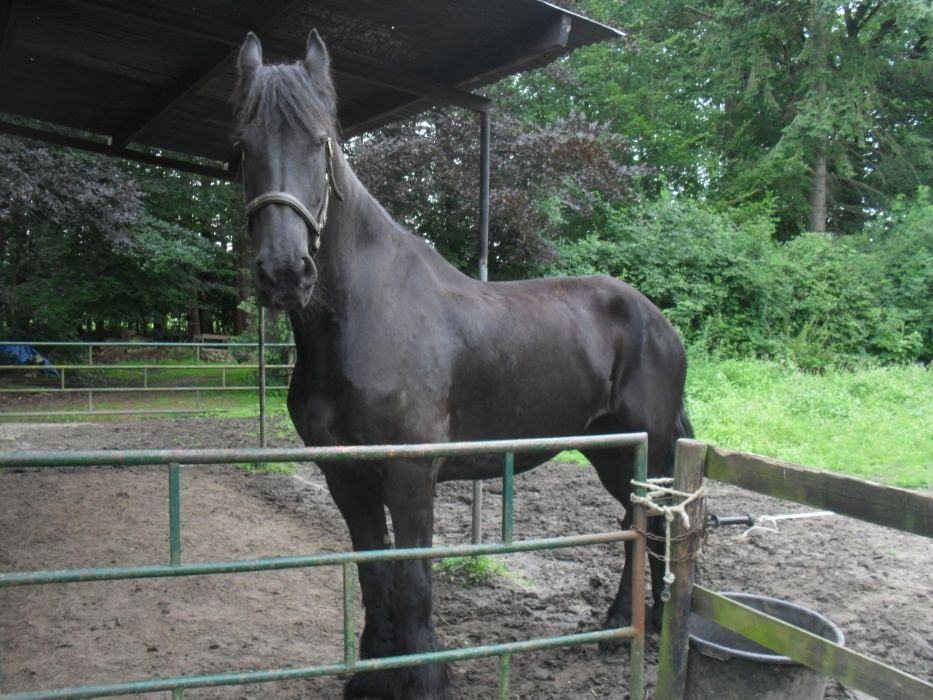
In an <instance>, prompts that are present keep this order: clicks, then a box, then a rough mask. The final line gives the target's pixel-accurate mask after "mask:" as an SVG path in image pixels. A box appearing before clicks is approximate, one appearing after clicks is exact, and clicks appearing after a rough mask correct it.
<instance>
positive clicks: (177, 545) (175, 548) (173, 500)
mask: <svg viewBox="0 0 933 700" xmlns="http://www.w3.org/2000/svg"><path fill="white" fill-rule="evenodd" d="M178 482H179V479H178V464H176V463H172V464H169V465H168V542H169V563H170V564H171V565H172V566H178V565H179V564H181V493H180V489H179V483H178Z"/></svg>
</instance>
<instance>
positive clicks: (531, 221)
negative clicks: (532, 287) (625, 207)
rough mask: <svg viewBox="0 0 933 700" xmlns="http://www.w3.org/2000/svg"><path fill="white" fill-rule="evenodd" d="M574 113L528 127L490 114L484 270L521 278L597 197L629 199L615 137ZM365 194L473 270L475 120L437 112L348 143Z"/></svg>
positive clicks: (627, 172)
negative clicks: (486, 260)
mask: <svg viewBox="0 0 933 700" xmlns="http://www.w3.org/2000/svg"><path fill="white" fill-rule="evenodd" d="M600 126H601V125H599V124H595V123H593V122H591V121H589V120H587V119H586V117H585V116H584V115H582V114H576V113H575V114H570V115H568V116H567V117H566V118H563V119H560V120H555V121H554V122H553V123H551V124H547V125H544V126H535V125H534V124H529V123H527V122H525V121H523V120H521V119H520V118H518V117H517V116H516V115H515V114H513V113H511V112H510V111H508V110H507V109H500V110H496V111H495V113H494V115H493V118H492V156H491V175H490V181H491V183H490V241H491V243H490V273H491V274H492V275H493V276H497V277H500V278H513V277H524V276H528V275H529V274H531V273H532V272H533V271H534V270H536V269H537V265H538V263H540V261H542V260H544V259H547V258H548V257H550V256H551V255H552V248H551V243H550V240H551V236H553V235H556V234H557V233H558V232H559V231H561V230H562V229H564V228H567V227H569V226H572V225H573V223H574V221H576V220H578V219H581V218H586V217H588V216H589V214H590V212H591V211H592V207H593V204H594V203H595V202H596V201H598V200H599V198H609V199H613V200H618V199H624V198H627V197H629V196H630V185H631V179H632V170H631V169H630V168H627V167H625V166H623V165H621V164H620V163H619V161H618V154H619V153H621V152H624V149H625V143H624V141H623V140H622V139H620V138H619V137H618V136H616V135H615V134H613V133H612V132H611V131H607V130H603V129H601V128H600ZM348 150H349V154H350V157H351V159H352V162H353V165H354V169H355V171H356V172H357V173H358V175H359V176H360V178H361V180H362V181H363V182H364V183H365V184H366V185H367V187H368V188H369V189H370V191H371V192H372V193H373V194H374V195H375V196H376V197H377V199H379V200H380V201H381V202H382V203H383V204H384V205H385V206H386V208H387V209H388V210H389V211H390V212H392V214H393V215H394V216H395V217H396V218H397V219H398V220H399V221H401V222H402V223H403V224H404V225H406V226H407V227H408V228H410V229H412V230H413V231H415V232H417V233H419V234H420V235H422V236H424V237H425V238H426V239H427V240H428V241H429V242H430V243H431V244H432V245H434V246H435V247H436V248H437V249H438V250H439V251H440V252H441V253H442V254H443V255H444V257H445V258H446V259H447V260H448V261H450V262H451V263H452V264H454V265H456V266H457V267H459V268H460V269H462V270H464V271H467V272H468V273H473V272H474V271H475V270H476V265H477V257H478V246H477V241H478V233H477V232H478V226H477V222H478V196H479V175H478V173H479V128H478V122H477V120H476V119H475V118H474V117H473V115H471V114H469V113H466V112H463V111H460V110H440V109H438V110H433V111H431V112H428V113H426V114H422V115H420V116H419V117H416V118H414V119H410V120H407V121H404V122H401V123H398V124H393V125H391V126H387V127H385V128H383V129H381V130H380V131H378V132H377V133H375V134H370V135H367V136H364V137H362V138H360V139H357V140H355V141H354V142H351V143H350V144H349V145H348Z"/></svg>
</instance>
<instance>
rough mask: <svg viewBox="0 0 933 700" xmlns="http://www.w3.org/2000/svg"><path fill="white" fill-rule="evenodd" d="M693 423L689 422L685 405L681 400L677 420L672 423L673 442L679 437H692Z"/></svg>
mask: <svg viewBox="0 0 933 700" xmlns="http://www.w3.org/2000/svg"><path fill="white" fill-rule="evenodd" d="M692 437H693V425H692V424H691V423H690V416H688V415H687V407H686V406H685V405H684V403H683V402H682V401H681V403H680V413H678V414H677V421H676V422H675V423H674V442H675V443H676V442H677V441H678V440H679V439H680V438H692Z"/></svg>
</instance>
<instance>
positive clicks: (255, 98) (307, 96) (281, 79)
mask: <svg viewBox="0 0 933 700" xmlns="http://www.w3.org/2000/svg"><path fill="white" fill-rule="evenodd" d="M234 98H235V101H236V133H237V134H241V133H242V132H243V130H244V129H245V128H246V127H248V126H250V125H254V124H259V125H263V126H268V125H271V124H276V123H278V122H279V121H280V120H283V119H284V120H285V121H286V122H287V123H288V125H289V126H292V127H294V128H298V129H303V130H304V131H306V132H308V133H311V134H316V133H319V132H320V129H321V128H322V127H323V128H325V129H326V130H327V133H328V134H329V135H330V136H331V137H332V138H335V139H336V137H337V95H336V93H335V91H334V84H333V81H332V80H331V79H330V75H324V76H323V80H315V79H313V78H312V76H311V74H310V73H308V71H307V70H306V69H305V67H304V66H303V64H301V63H294V64H273V65H265V66H260V67H259V68H257V69H256V70H255V71H253V72H252V73H251V74H250V75H249V76H247V77H244V78H243V79H241V80H240V82H239V84H238V85H237V89H236V93H235V96H234Z"/></svg>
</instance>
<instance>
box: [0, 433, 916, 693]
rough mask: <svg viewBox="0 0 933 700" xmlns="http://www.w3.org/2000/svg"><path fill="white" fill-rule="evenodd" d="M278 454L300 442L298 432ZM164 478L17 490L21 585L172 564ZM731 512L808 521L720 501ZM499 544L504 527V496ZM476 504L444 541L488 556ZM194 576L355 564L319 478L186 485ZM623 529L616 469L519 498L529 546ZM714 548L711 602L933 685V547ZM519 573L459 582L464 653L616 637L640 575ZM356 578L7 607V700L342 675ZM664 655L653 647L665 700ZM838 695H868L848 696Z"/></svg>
mask: <svg viewBox="0 0 933 700" xmlns="http://www.w3.org/2000/svg"><path fill="white" fill-rule="evenodd" d="M257 433H258V428H257V425H256V423H255V421H247V420H238V419H216V418H214V419H187V420H148V421H137V422H131V423H103V424H90V423H67V424H61V423H60V424H36V423H9V424H2V425H0V450H28V449H110V448H175V447H185V448H198V447H231V446H255V445H256V444H257V441H258V438H257ZM270 433H271V435H272V438H271V443H272V444H273V445H274V446H290V445H297V444H298V443H297V439H296V438H295V437H294V436H293V434H292V433H291V431H290V430H289V429H288V428H287V426H284V425H282V426H278V427H275V428H274V429H272V430H270ZM167 481H168V480H167V475H166V472H165V469H164V468H125V469H107V468H92V469H74V468H63V469H54V470H53V469H49V470H5V471H2V472H0V537H2V540H0V571H12V570H26V569H55V568H66V567H84V566H113V565H129V564H147V563H149V564H151V563H166V562H167V560H168V542H167V534H166V533H167V524H168V523H167V507H166V503H167ZM709 487H710V488H711V496H710V499H709V510H710V512H713V513H718V514H720V515H736V514H745V513H753V514H756V515H762V514H780V513H787V512H802V511H804V510H806V509H804V508H801V507H799V506H796V505H793V504H789V503H782V502H779V501H775V500H773V499H769V498H765V497H761V496H758V495H755V494H752V493H749V492H744V491H741V490H739V489H735V488H732V487H726V486H723V485H721V484H715V483H711V484H709ZM485 493H486V499H485V506H484V513H485V516H486V519H485V521H484V529H485V532H486V533H487V537H488V538H493V537H495V533H496V532H497V530H498V527H499V516H498V513H499V510H500V503H501V501H500V490H499V483H498V482H488V483H487V484H486V487H485ZM469 500H470V485H469V484H468V483H458V484H442V485H441V486H440V487H439V492H438V499H437V505H436V514H437V515H436V525H435V541H436V542H438V543H462V542H468V541H469V532H470V507H469ZM182 512H183V539H182V546H183V558H184V559H185V560H186V561H196V560H217V559H228V558H252V557H261V556H275V555H287V554H299V553H314V552H324V551H339V550H344V549H348V548H349V538H348V536H347V534H346V530H345V527H344V524H343V521H342V520H341V518H340V516H339V514H338V513H337V511H336V509H335V507H334V506H333V504H332V503H331V500H330V496H329V495H328V494H327V491H326V488H325V487H324V484H323V479H322V477H321V476H320V473H319V472H318V471H317V469H316V468H315V467H314V466H310V465H309V466H307V467H304V468H302V469H301V470H300V471H299V472H298V474H297V475H295V476H288V475H257V474H249V473H246V472H245V471H243V470H242V469H239V468H236V467H231V466H211V467H183V468H182ZM620 514H621V507H620V506H618V505H617V504H616V503H615V502H614V501H612V499H611V498H610V497H609V496H608V494H606V493H605V492H604V491H603V490H602V488H601V487H600V486H599V483H598V480H597V479H596V477H595V474H594V472H593V471H592V470H591V469H589V468H587V467H581V466H575V465H565V464H555V463H550V464H548V465H545V466H544V467H541V468H539V469H537V470H535V471H533V472H531V473H529V474H526V475H522V476H520V477H518V478H517V479H516V526H515V529H516V532H515V534H516V537H517V538H530V537H545V536H557V535H565V534H570V533H583V532H595V531H601V530H608V529H613V528H614V527H615V526H616V523H617V518H618V517H619V515H620ZM742 535H743V530H742V529H734V528H729V529H722V530H719V531H713V532H711V534H710V535H709V538H708V542H707V547H706V551H705V555H704V558H703V561H702V567H703V578H704V583H705V584H706V585H707V586H709V587H711V588H713V589H715V590H720V591H726V590H730V591H743V592H749V593H759V594H763V595H770V596H774V597H776V598H781V599H784V600H789V601H792V602H794V603H797V604H800V605H804V606H807V607H810V608H813V609H815V610H818V611H820V612H822V613H823V614H825V615H827V616H828V617H829V618H830V619H832V620H834V621H835V622H836V623H838V624H839V625H840V626H841V627H842V629H843V631H844V632H845V635H846V643H847V644H848V645H849V646H850V647H852V648H854V649H857V650H859V651H861V652H864V653H866V654H870V655H872V656H875V657H877V658H880V659H881V660H883V661H885V662H887V663H889V664H891V665H893V666H896V667H899V668H902V669H904V670H907V671H909V672H911V673H914V674H916V675H918V676H920V677H922V678H925V679H927V680H933V641H931V640H933V585H931V580H933V579H931V571H933V566H931V565H933V547H931V546H930V542H929V541H928V540H926V539H924V538H920V537H913V536H910V535H905V534H901V533H898V532H895V531H892V530H887V529H884V528H879V527H874V526H869V525H865V524H860V523H857V522H856V521H852V520H848V519H846V518H842V517H837V516H831V517H824V518H818V519H802V520H791V521H784V522H782V523H781V527H780V532H770V531H765V530H756V531H753V532H751V533H748V534H747V536H744V537H743V536H742ZM502 561H503V562H504V563H505V564H506V566H507V567H508V572H509V573H508V574H507V575H506V576H500V577H497V578H495V579H494V580H493V581H492V582H491V583H490V584H487V585H483V586H479V587H468V586H464V585H463V584H462V583H461V582H458V581H455V580H453V579H452V578H450V577H449V576H448V575H437V576H436V585H435V621H436V626H437V630H438V635H439V637H440V639H441V641H442V643H443V644H444V645H445V646H447V647H454V646H467V645H476V644H489V643H495V642H499V641H508V640H516V639H522V638H533V637H545V636H553V635H559V634H567V633H572V632H575V631H579V630H588V629H593V628H595V627H597V626H598V623H599V621H600V619H601V618H602V616H603V613H604V611H605V609H606V607H607V606H608V604H609V602H610V600H611V597H612V596H613V594H614V592H615V589H616V585H617V582H618V571H619V570H620V568H621V545H618V546H600V547H590V548H586V549H569V550H558V551H552V552H541V553H529V554H515V555H507V556H505V557H502ZM340 630H341V611H340V571H339V569H330V568H325V569H310V570H308V569H305V570H297V571H287V572H265V573H255V574H243V575H236V576H229V575H216V576H195V577H185V578H177V579H155V580H147V579H142V580H136V581H121V582H107V583H91V584H64V585H49V586H33V587H23V588H7V589H0V692H6V693H9V692H17V691H27V690H38V689H42V688H53V687H60V686H67V685H78V684H97V683H107V682H114V681H118V680H128V679H141V678H146V677H153V676H168V675H176V674H200V673H209V672H220V671H232V670H246V669H265V668H277V667H287V666H303V665H312V664H319V663H332V662H338V661H340V659H341V632H340ZM656 661H657V640H656V639H654V638H653V639H651V640H650V641H649V645H648V686H649V694H650V691H651V690H652V689H653V686H654V680H655V677H656V670H655V664H656ZM451 675H452V678H453V680H454V683H455V688H456V692H455V695H456V697H459V698H465V699H475V700H486V699H488V698H492V697H496V695H497V691H496V687H497V686H496V684H497V661H496V660H494V659H489V660H481V661H473V662H464V663H460V664H456V665H454V666H453V667H452V672H451ZM627 686H628V667H627V663H625V662H624V659H623V662H622V663H608V662H607V661H606V660H604V659H603V658H601V657H600V655H599V653H598V651H597V650H596V649H595V648H592V647H581V648H575V649H564V650H553V651H547V652H537V653H532V654H527V655H518V656H516V657H514V658H513V672H512V696H513V697H516V698H529V699H538V698H545V699H551V698H592V697H605V698H625V697H627V690H626V689H627ZM340 692H341V679H335V678H330V679H321V680H314V681H295V682H289V683H279V684H275V685H252V686H238V687H234V688H228V689H204V690H200V691H189V692H188V693H186V697H191V698H266V697H274V698H338V697H340ZM826 697H827V698H831V699H833V700H838V699H842V698H864V697H865V696H863V695H861V696H860V695H857V694H855V693H853V692H852V691H850V690H848V689H846V688H843V687H842V686H840V685H839V684H837V683H835V682H830V684H829V687H828V690H827V695H826Z"/></svg>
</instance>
